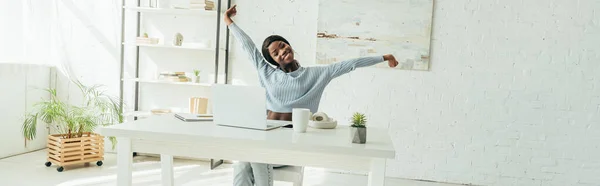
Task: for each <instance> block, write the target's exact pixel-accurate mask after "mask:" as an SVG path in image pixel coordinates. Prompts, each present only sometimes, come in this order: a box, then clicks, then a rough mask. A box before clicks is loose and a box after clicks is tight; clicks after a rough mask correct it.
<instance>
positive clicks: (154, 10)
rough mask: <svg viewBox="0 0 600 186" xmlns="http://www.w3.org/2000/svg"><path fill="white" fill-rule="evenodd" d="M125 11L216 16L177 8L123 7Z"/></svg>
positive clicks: (210, 11)
mask: <svg viewBox="0 0 600 186" xmlns="http://www.w3.org/2000/svg"><path fill="white" fill-rule="evenodd" d="M123 8H125V9H127V10H131V11H137V12H145V13H156V14H180V15H203V16H216V15H217V11H216V10H204V9H179V8H151V7H128V6H125V7H123Z"/></svg>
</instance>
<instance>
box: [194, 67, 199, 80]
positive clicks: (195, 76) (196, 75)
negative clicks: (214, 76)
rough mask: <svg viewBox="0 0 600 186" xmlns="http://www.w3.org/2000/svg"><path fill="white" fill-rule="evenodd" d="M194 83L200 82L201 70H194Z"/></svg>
mask: <svg viewBox="0 0 600 186" xmlns="http://www.w3.org/2000/svg"><path fill="white" fill-rule="evenodd" d="M194 83H200V70H194Z"/></svg>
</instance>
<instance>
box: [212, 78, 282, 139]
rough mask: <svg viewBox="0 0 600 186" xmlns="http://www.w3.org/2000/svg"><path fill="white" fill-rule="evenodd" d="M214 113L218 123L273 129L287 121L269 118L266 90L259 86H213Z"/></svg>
mask: <svg viewBox="0 0 600 186" xmlns="http://www.w3.org/2000/svg"><path fill="white" fill-rule="evenodd" d="M211 90H212V94H213V98H212V100H213V104H212V105H213V115H214V118H215V119H214V120H215V123H216V124H217V125H222V126H230V127H239V128H248V129H257V130H271V129H275V128H279V127H281V126H283V125H286V124H287V123H289V122H287V121H277V120H267V112H266V111H267V105H266V102H267V101H266V100H267V98H266V93H265V92H266V91H265V89H264V88H262V87H257V86H241V85H226V84H216V85H213V86H212V89H211Z"/></svg>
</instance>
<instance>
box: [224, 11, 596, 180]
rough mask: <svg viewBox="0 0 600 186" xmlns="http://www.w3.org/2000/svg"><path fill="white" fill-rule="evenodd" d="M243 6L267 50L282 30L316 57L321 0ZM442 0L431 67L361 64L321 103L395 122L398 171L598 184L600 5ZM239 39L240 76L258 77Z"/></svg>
mask: <svg viewBox="0 0 600 186" xmlns="http://www.w3.org/2000/svg"><path fill="white" fill-rule="evenodd" d="M235 2H236V3H237V4H238V17H236V18H235V21H237V23H238V24H239V25H240V26H241V27H242V29H244V30H245V31H246V32H247V33H248V34H249V35H250V36H251V37H252V38H253V39H254V40H255V42H256V43H257V44H258V45H259V46H260V44H261V42H262V40H263V39H264V38H265V37H266V36H268V35H270V34H273V33H276V34H280V35H283V36H284V37H286V38H287V39H289V40H290V42H291V44H292V46H293V47H294V49H295V50H296V52H298V54H299V55H297V56H298V58H299V60H300V62H301V63H302V64H303V65H305V66H307V65H312V64H314V60H313V59H314V52H315V51H314V43H315V41H316V37H314V33H315V31H316V25H315V23H316V20H315V19H316V15H315V14H316V12H317V11H316V7H317V2H318V0H311V1H302V2H299V1H275V0H260V1H235ZM435 3H436V6H435V10H434V11H435V13H434V27H433V33H432V36H433V40H432V59H431V61H432V68H431V71H429V72H417V71H399V70H390V69H375V68H364V69H359V70H357V71H355V72H352V73H351V74H348V75H345V76H342V77H340V78H338V79H336V80H334V81H333V82H332V83H331V84H330V85H329V87H328V88H327V89H326V91H325V95H324V96H323V98H322V100H321V108H320V110H321V111H325V112H327V113H329V114H330V115H332V116H333V117H335V118H337V119H339V120H341V121H346V120H347V119H348V117H349V116H350V115H351V113H352V112H354V111H361V112H365V113H366V114H367V117H368V118H369V124H370V125H371V126H373V127H375V126H376V127H388V126H389V128H390V135H391V136H392V137H393V141H394V143H395V146H396V149H397V157H396V159H395V160H392V161H389V163H388V172H387V173H388V176H393V177H402V178H411V179H426V180H435V181H442V182H457V183H473V184H482V185H502V186H506V185H598V184H600V177H598V175H599V174H600V160H598V159H597V158H596V157H599V156H600V150H599V149H600V145H599V143H597V141H598V140H599V139H600V137H599V136H600V128H599V127H598V123H600V116H599V114H600V96H599V95H600V88H599V87H600V81H599V80H598V79H600V65H598V61H600V44H598V43H600V16H599V14H598V12H600V2H599V1H593V0H580V1H558V0H535V1H533V0H530V1H471V0H454V1H441V0H438V1H436V2H435ZM237 44H238V43H236V42H234V43H233V47H234V48H233V52H232V55H233V56H232V59H233V61H232V64H233V69H232V72H233V76H234V79H238V80H237V81H236V82H238V83H247V84H254V85H258V81H257V77H256V72H255V71H254V69H253V68H252V66H250V64H249V63H248V62H247V60H246V56H245V54H244V53H241V50H240V48H239V47H238V45H237ZM340 50H343V48H340Z"/></svg>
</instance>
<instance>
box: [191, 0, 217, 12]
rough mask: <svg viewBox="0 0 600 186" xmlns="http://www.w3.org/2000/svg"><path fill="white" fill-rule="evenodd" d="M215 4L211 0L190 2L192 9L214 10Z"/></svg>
mask: <svg viewBox="0 0 600 186" xmlns="http://www.w3.org/2000/svg"><path fill="white" fill-rule="evenodd" d="M214 8H215V2H214V1H209V0H190V9H204V10H214Z"/></svg>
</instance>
